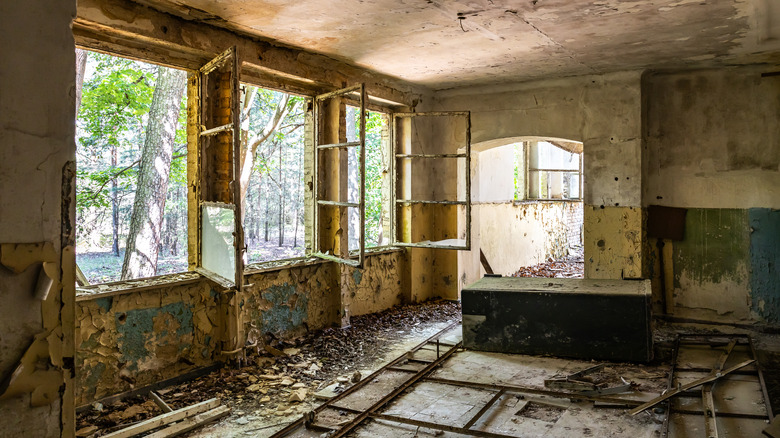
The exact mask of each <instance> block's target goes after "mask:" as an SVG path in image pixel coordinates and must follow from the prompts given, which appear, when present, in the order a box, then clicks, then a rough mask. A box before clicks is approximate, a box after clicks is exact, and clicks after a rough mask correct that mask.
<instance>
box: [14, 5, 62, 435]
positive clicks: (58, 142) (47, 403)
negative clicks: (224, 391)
mask: <svg viewBox="0 0 780 438" xmlns="http://www.w3.org/2000/svg"><path fill="white" fill-rule="evenodd" d="M75 12H76V5H75V2H67V1H65V2H49V1H43V0H31V1H26V2H2V3H0V41H3V45H2V47H3V48H2V62H1V63H0V80H1V82H2V85H0V87H2V91H1V92H0V114H2V124H0V223H1V224H2V227H0V244H2V247H1V248H0V257H2V264H3V265H4V267H2V268H0V299H2V303H3V304H2V306H0V381H4V380H5V379H7V378H8V379H10V382H9V383H10V386H8V387H4V388H2V391H0V392H2V394H1V395H0V416H2V418H3V420H2V422H3V430H2V433H3V435H4V436H7V437H16V436H19V437H22V436H24V437H28V436H61V435H62V436H72V435H73V433H74V430H73V429H74V428H75V421H74V419H73V413H72V405H73V386H72V379H71V378H70V375H71V373H72V370H73V325H72V324H73V295H74V288H73V286H72V285H73V284H74V283H73V277H72V273H73V269H72V266H73V265H72V263H73V247H72V246H71V245H72V242H70V237H71V236H72V234H71V232H70V231H71V229H72V226H73V223H72V222H71V220H72V218H71V217H70V216H69V213H71V212H72V209H70V207H69V206H68V205H67V204H64V203H63V191H65V192H66V193H67V194H68V195H70V194H71V191H70V189H72V184H71V183H72V181H73V180H72V177H73V173H72V169H70V168H68V166H67V163H68V162H71V161H73V160H74V157H75V143H74V140H73V137H74V123H73V120H74V110H75V108H74V84H75V54H74V43H73V35H72V33H71V29H70V24H71V20H72V19H73V16H74V15H75ZM63 205H65V208H64V209H63ZM63 213H65V216H64V217H65V222H64V223H63ZM15 244H19V245H15ZM42 262H44V263H46V265H42ZM44 268H45V272H42V270H43V269H44ZM39 275H42V276H43V277H48V278H50V279H51V280H52V282H53V283H52V286H51V288H47V291H48V294H44V295H46V296H45V297H44V296H43V295H38V297H36V284H37V281H38V278H39ZM12 372H14V373H15V374H14V376H13V377H11V373H12Z"/></svg>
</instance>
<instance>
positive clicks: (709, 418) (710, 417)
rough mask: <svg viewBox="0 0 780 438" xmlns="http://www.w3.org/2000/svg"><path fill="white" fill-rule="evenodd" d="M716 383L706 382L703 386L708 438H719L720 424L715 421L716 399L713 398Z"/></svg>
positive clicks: (705, 428) (705, 427)
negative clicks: (713, 388)
mask: <svg viewBox="0 0 780 438" xmlns="http://www.w3.org/2000/svg"><path fill="white" fill-rule="evenodd" d="M713 385H714V383H705V384H704V385H703V386H702V387H701V404H702V413H703V414H704V431H705V433H706V434H707V438H718V424H717V422H716V421H715V400H713V398H712V386H713Z"/></svg>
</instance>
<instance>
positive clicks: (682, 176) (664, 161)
mask: <svg viewBox="0 0 780 438" xmlns="http://www.w3.org/2000/svg"><path fill="white" fill-rule="evenodd" d="M764 71H765V69H764V68H761V67H735V68H728V69H717V70H715V69H713V70H699V71H687V72H653V73H648V74H645V75H644V77H643V78H642V94H643V100H644V104H643V112H644V119H645V128H644V139H645V149H644V157H645V160H644V161H645V168H644V172H645V178H644V187H643V188H644V191H643V202H644V203H645V204H646V205H647V204H656V205H662V206H668V207H679V208H686V209H688V216H687V220H686V230H685V238H684V240H683V241H681V242H668V243H667V246H666V247H665V248H664V250H665V251H667V250H668V251H669V252H670V257H669V259H670V260H668V261H667V260H665V261H664V263H665V265H666V266H667V268H670V273H671V274H672V275H670V277H673V284H670V285H669V287H668V289H672V291H671V292H672V293H671V294H670V293H669V291H667V300H668V301H671V303H669V304H671V306H670V308H669V310H670V311H671V312H672V313H673V314H675V315H677V316H683V317H691V318H700V319H710V320H719V321H743V322H744V321H747V322H750V321H763V322H767V323H771V324H778V323H780V303H779V302H778V300H780V298H779V297H780V290H778V286H777V285H778V284H780V282H778V280H777V279H778V271H777V269H778V268H777V266H778V262H779V261H780V248H779V247H778V242H777V236H778V234H780V230H778V224H777V213H776V211H777V210H776V209H778V208H780V123H777V121H778V120H780V81H778V80H776V79H775V78H773V77H765V78H762V77H761V73H762V72H764ZM649 249H650V250H651V251H652V252H653V258H654V259H657V258H658V255H657V254H655V253H656V252H657V248H656V247H655V245H649ZM669 265H671V266H669ZM652 274H653V278H655V279H657V278H658V277H659V275H658V274H659V273H658V272H657V271H656V270H654V271H653V273H652ZM654 288H655V289H656V291H655V292H656V293H659V292H660V291H659V289H660V284H659V282H658V281H655V282H654Z"/></svg>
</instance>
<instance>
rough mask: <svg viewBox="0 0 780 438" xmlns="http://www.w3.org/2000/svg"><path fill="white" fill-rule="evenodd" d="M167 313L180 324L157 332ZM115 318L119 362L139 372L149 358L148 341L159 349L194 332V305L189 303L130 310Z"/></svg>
mask: <svg viewBox="0 0 780 438" xmlns="http://www.w3.org/2000/svg"><path fill="white" fill-rule="evenodd" d="M165 314H169V315H171V316H172V317H173V319H174V320H175V321H176V322H177V323H178V324H175V323H174V324H169V323H167V322H166V323H165V326H164V327H163V328H162V330H159V332H158V331H157V330H155V319H156V318H159V317H161V316H164V315H165ZM116 319H117V321H116V329H117V332H118V334H119V336H118V341H119V352H120V354H121V356H120V360H122V361H125V362H127V363H128V369H129V370H136V369H138V363H139V362H141V361H143V360H145V359H147V358H148V357H149V356H150V352H149V350H148V348H147V342H150V341H153V342H155V343H156V344H157V345H158V346H159V345H166V344H168V343H169V342H171V341H172V340H177V339H181V337H182V336H183V335H185V334H192V332H193V326H192V306H191V305H190V304H188V303H171V304H168V305H165V306H162V307H155V308H150V309H134V310H128V311H127V312H125V313H119V314H117V315H116ZM173 330H175V332H174V331H173ZM172 335H173V336H172ZM190 345H191V344H189V343H186V344H185V343H181V344H179V345H178V346H177V348H178V349H179V350H183V349H185V348H189V347H190Z"/></svg>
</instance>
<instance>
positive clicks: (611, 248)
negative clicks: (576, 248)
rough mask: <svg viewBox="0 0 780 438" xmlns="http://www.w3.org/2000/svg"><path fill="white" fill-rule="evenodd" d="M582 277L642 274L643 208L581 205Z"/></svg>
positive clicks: (611, 277)
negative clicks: (583, 227)
mask: <svg viewBox="0 0 780 438" xmlns="http://www.w3.org/2000/svg"><path fill="white" fill-rule="evenodd" d="M584 222H585V238H584V242H585V248H584V249H585V278H603V279H627V278H643V269H644V267H643V264H642V263H643V259H644V257H643V253H644V248H645V242H644V212H643V209H641V208H638V207H603V206H602V207H596V206H585V221H584Z"/></svg>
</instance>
